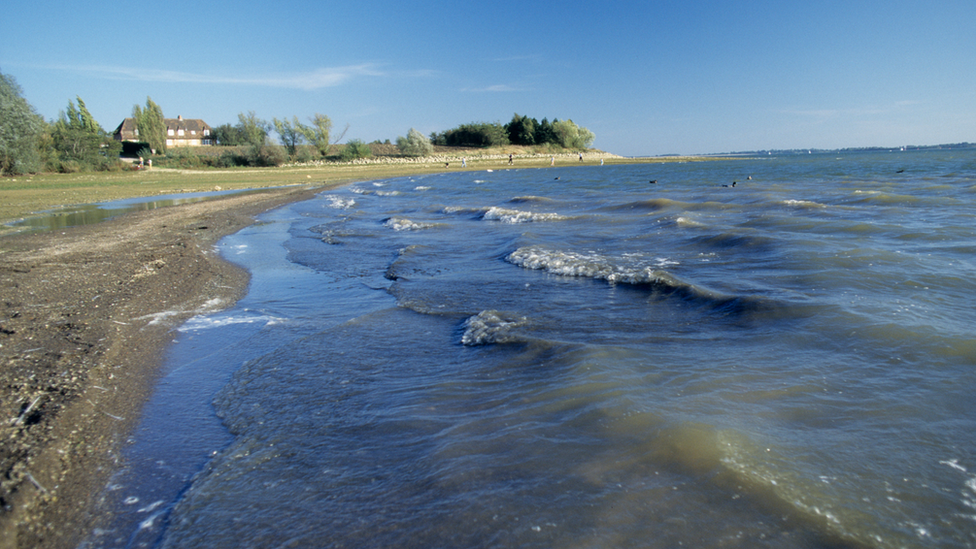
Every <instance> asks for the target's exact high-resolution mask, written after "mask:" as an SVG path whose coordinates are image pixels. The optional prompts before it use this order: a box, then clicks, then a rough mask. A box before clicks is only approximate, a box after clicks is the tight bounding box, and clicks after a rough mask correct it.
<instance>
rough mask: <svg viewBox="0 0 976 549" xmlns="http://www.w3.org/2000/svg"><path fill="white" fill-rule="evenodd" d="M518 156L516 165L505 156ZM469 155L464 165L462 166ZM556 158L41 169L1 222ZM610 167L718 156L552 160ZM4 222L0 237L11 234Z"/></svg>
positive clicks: (27, 179)
mask: <svg viewBox="0 0 976 549" xmlns="http://www.w3.org/2000/svg"><path fill="white" fill-rule="evenodd" d="M509 153H512V154H514V157H515V159H514V165H511V166H510V165H509V164H508V154H509ZM462 157H464V158H466V161H467V167H464V168H463V167H462V166H461V158H462ZM550 158H551V155H547V154H532V155H530V154H529V153H528V151H523V150H519V148H518V147H505V148H504V149H499V150H484V149H478V150H464V151H454V152H441V153H440V154H438V155H437V156H435V157H430V158H426V159H420V160H415V159H411V160H405V159H398V158H386V157H374V158H372V159H369V160H368V161H367V162H363V163H320V164H312V165H290V166H283V167H279V168H230V169H202V170H177V169H161V168H153V169H151V170H149V169H147V170H139V171H130V172H100V173H76V174H40V175H34V176H19V177H11V178H2V179H0V224H7V223H10V222H14V221H17V220H20V219H24V218H26V217H30V216H34V215H38V214H40V213H42V212H49V211H56V210H58V209H61V208H68V207H71V206H76V205H79V204H92V203H98V202H108V201H112V200H121V199H124V198H134V197H143V196H155V195H166V194H177V193H188V192H206V191H214V190H231V189H252V188H263V187H277V186H284V185H324V184H342V183H347V182H353V181H365V180H370V179H383V178H390V177H398V176H403V175H414V174H425V173H444V172H445V171H478V170H485V169H497V170H502V169H509V168H544V167H549V163H550ZM601 159H602V160H603V161H604V163H605V164H607V165H612V164H638V163H658V162H688V161H705V160H714V158H711V157H708V158H703V157H654V158H621V157H618V156H615V155H612V154H608V153H603V152H600V151H590V152H587V153H584V156H583V162H580V161H579V157H578V155H577V154H576V153H572V154H562V155H556V156H555V165H556V166H557V167H559V166H580V165H584V166H585V165H598V164H600V161H601ZM9 231H10V229H9V227H6V226H3V225H0V234H3V233H4V232H9Z"/></svg>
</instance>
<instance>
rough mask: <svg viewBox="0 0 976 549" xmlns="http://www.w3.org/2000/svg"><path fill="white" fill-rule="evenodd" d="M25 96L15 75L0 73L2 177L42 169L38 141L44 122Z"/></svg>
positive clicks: (0, 171)
mask: <svg viewBox="0 0 976 549" xmlns="http://www.w3.org/2000/svg"><path fill="white" fill-rule="evenodd" d="M22 93H23V91H22V90H21V88H20V86H19V85H17V81H16V80H15V79H14V77H13V76H9V75H5V74H3V73H0V174H23V173H32V172H36V171H37V170H38V169H40V157H39V155H38V142H39V139H40V136H41V133H42V132H43V130H44V119H43V118H42V117H41V116H40V115H39V114H37V112H35V110H34V107H32V106H31V104H30V103H28V102H27V100H26V99H24V98H23V97H22Z"/></svg>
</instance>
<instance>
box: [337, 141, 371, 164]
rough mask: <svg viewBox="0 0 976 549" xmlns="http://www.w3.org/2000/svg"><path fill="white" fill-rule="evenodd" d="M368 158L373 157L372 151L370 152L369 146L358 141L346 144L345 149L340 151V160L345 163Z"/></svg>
mask: <svg viewBox="0 0 976 549" xmlns="http://www.w3.org/2000/svg"><path fill="white" fill-rule="evenodd" d="M370 156H373V151H372V150H370V148H369V145H367V144H366V143H364V142H363V141H362V140H360V139H352V140H350V141H349V142H348V143H346V147H345V148H344V149H342V160H343V161H345V162H349V161H350V160H356V159H357V158H369V157H370Z"/></svg>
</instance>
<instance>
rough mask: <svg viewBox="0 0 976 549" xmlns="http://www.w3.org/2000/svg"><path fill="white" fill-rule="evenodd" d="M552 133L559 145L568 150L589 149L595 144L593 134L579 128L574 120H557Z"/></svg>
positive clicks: (553, 124)
mask: <svg viewBox="0 0 976 549" xmlns="http://www.w3.org/2000/svg"><path fill="white" fill-rule="evenodd" d="M552 131H553V133H554V134H555V136H556V140H557V142H558V144H559V145H561V146H563V147H565V148H567V149H588V148H590V145H592V144H593V139H594V135H593V132H591V131H590V130H588V129H586V128H581V127H579V126H577V125H576V124H575V123H574V122H573V121H572V120H557V121H554V122H553V123H552Z"/></svg>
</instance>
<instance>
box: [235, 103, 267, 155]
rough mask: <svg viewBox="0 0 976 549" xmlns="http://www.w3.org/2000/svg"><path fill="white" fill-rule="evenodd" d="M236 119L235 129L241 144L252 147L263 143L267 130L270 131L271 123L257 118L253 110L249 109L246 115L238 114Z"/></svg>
mask: <svg viewBox="0 0 976 549" xmlns="http://www.w3.org/2000/svg"><path fill="white" fill-rule="evenodd" d="M237 120H238V122H237V131H238V134H239V138H240V139H241V145H245V144H246V145H252V146H254V147H260V146H262V145H264V141H265V139H267V137H268V132H270V131H271V124H269V123H268V122H267V121H265V120H261V119H260V118H258V117H257V116H256V115H255V114H254V111H250V112H248V113H247V114H246V115H245V114H244V113H240V114H238V115H237Z"/></svg>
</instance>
